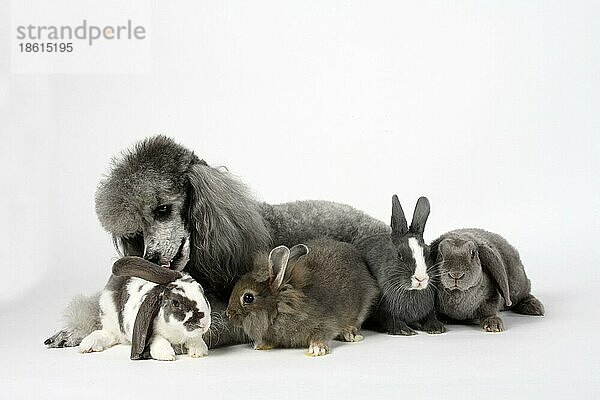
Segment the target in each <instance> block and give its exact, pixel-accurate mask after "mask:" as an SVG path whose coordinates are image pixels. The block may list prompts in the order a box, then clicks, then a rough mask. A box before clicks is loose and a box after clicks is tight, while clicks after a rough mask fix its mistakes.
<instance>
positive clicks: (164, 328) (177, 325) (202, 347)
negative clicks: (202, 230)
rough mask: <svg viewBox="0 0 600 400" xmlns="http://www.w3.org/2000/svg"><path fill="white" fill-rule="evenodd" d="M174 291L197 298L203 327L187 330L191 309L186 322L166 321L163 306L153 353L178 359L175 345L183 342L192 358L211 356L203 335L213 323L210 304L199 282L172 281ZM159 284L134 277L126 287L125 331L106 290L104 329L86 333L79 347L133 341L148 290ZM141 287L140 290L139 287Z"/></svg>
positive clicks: (86, 350) (99, 347) (92, 349)
mask: <svg viewBox="0 0 600 400" xmlns="http://www.w3.org/2000/svg"><path fill="white" fill-rule="evenodd" d="M173 283H174V284H175V286H176V287H175V288H174V289H173V290H175V291H178V292H180V293H181V294H182V295H183V296H185V297H187V298H189V299H191V300H194V301H195V302H196V304H197V308H198V310H199V311H202V312H203V313H204V318H202V328H200V329H196V330H194V331H191V332H190V331H188V330H187V328H186V327H185V326H184V325H183V323H184V322H185V321H187V320H188V319H189V318H191V317H192V315H193V313H192V312H191V311H190V312H188V313H187V314H186V316H185V318H184V320H183V321H178V320H176V319H174V318H169V320H168V321H166V320H165V314H164V310H163V309H160V310H159V312H158V315H157V317H156V319H155V320H154V334H153V336H152V338H151V339H150V355H151V357H152V358H154V359H156V360H165V361H171V360H175V351H174V350H173V347H172V346H171V345H172V344H184V345H185V346H186V347H187V348H188V354H189V355H190V356H191V357H203V356H206V355H208V347H207V346H206V343H205V342H204V340H203V339H202V335H203V334H204V333H205V332H206V331H207V330H208V328H209V327H210V323H211V318H210V311H211V309H210V304H209V303H208V301H207V300H206V298H205V297H204V294H203V293H202V290H201V288H200V285H198V284H197V283H196V282H182V281H181V280H177V281H175V282H173ZM155 286H156V284H155V283H152V282H148V281H145V280H143V279H140V278H131V279H130V281H129V282H128V284H127V286H126V290H127V292H128V294H129V298H128V300H127V302H126V303H125V306H124V309H123V331H122V330H121V327H120V325H119V314H118V310H117V307H116V305H115V303H114V300H113V298H114V297H113V296H114V293H113V292H112V291H110V290H106V289H105V290H103V291H102V293H101V295H100V311H101V322H102V329H101V330H97V331H94V332H92V333H91V334H89V335H88V336H86V337H85V338H84V339H83V341H82V342H81V344H80V346H79V351H80V352H82V353H90V352H96V351H103V350H106V349H107V348H109V347H112V346H114V345H115V344H118V343H130V342H131V339H132V336H133V326H134V323H135V319H136V317H137V314H138V311H139V309H140V306H141V304H142V303H143V301H144V299H145V297H146V295H147V294H148V292H149V291H150V290H151V289H152V288H154V287H155ZM140 287H141V289H140Z"/></svg>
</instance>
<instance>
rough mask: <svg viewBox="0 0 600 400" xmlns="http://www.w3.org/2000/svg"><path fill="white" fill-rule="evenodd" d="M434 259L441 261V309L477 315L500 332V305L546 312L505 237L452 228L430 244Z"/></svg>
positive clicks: (451, 314)
mask: <svg viewBox="0 0 600 400" xmlns="http://www.w3.org/2000/svg"><path fill="white" fill-rule="evenodd" d="M431 257H432V258H433V259H435V260H436V261H437V262H438V263H440V273H441V283H442V285H443V290H440V291H439V293H438V305H437V308H438V310H439V312H440V313H441V314H443V315H444V316H446V317H448V318H450V319H452V320H460V321H465V320H473V319H478V320H479V322H480V324H481V327H482V328H483V329H484V330H485V331H488V332H501V331H503V330H504V325H503V323H502V320H501V319H500V317H498V315H497V313H498V312H499V311H501V310H502V309H510V310H512V311H514V312H518V313H521V314H528V315H543V314H544V306H543V305H542V303H541V302H540V301H539V300H538V299H536V298H535V297H534V296H533V295H532V294H531V293H530V292H531V283H530V281H529V279H528V278H527V275H526V274H525V269H524V267H523V263H522V262H521V258H520V256H519V253H518V251H517V250H516V249H515V248H514V247H513V246H511V245H510V244H509V243H508V242H507V241H506V239H504V238H503V237H502V236H500V235H498V234H496V233H492V232H488V231H485V230H483V229H459V230H455V231H451V232H448V233H445V234H443V235H442V236H440V237H439V238H438V239H436V240H434V241H433V242H432V244H431ZM503 296H505V297H503ZM505 305H506V306H505ZM511 306H512V307H511Z"/></svg>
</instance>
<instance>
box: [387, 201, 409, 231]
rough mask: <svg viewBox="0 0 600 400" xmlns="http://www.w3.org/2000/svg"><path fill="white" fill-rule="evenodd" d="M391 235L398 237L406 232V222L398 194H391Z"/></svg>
mask: <svg viewBox="0 0 600 400" xmlns="http://www.w3.org/2000/svg"><path fill="white" fill-rule="evenodd" d="M390 226H391V227H392V237H400V236H403V235H406V234H407V233H408V224H407V222H406V217H405V216H404V210H402V206H401V205H400V200H398V196H396V195H393V196H392V222H391V224H390Z"/></svg>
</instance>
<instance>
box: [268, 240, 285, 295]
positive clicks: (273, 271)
mask: <svg viewBox="0 0 600 400" xmlns="http://www.w3.org/2000/svg"><path fill="white" fill-rule="evenodd" d="M289 259H290V249H288V248H287V247H285V246H278V247H275V248H274V249H273V250H271V253H269V275H270V278H271V279H273V283H272V286H273V288H274V289H277V288H278V287H279V286H281V283H282V282H283V276H284V275H285V269H286V268H287V264H288V261H289Z"/></svg>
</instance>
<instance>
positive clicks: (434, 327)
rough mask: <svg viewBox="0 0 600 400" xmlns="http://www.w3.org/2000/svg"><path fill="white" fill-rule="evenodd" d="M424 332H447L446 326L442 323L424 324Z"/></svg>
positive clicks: (431, 322)
mask: <svg viewBox="0 0 600 400" xmlns="http://www.w3.org/2000/svg"><path fill="white" fill-rule="evenodd" d="M423 330H424V331H425V332H427V333H430V334H439V333H444V332H446V325H444V324H442V323H441V322H440V321H438V320H435V321H428V322H426V323H424V324H423Z"/></svg>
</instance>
